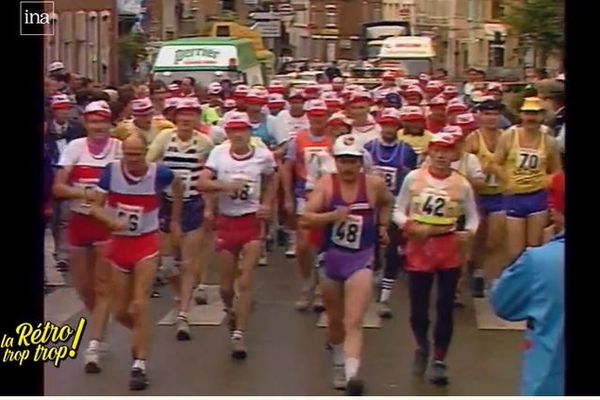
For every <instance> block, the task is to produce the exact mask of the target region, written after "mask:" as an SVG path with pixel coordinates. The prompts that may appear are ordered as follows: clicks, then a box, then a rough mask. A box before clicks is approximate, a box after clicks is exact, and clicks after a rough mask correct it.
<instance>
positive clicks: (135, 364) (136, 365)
mask: <svg viewBox="0 0 600 400" xmlns="http://www.w3.org/2000/svg"><path fill="white" fill-rule="evenodd" d="M135 368H139V369H141V370H142V371H144V372H146V360H137V359H136V360H134V361H133V366H132V367H131V369H135Z"/></svg>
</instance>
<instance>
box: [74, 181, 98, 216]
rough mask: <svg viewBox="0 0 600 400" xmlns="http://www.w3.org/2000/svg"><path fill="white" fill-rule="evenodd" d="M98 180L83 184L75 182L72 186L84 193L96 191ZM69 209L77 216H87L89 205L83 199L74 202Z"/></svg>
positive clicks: (89, 209)
mask: <svg viewBox="0 0 600 400" xmlns="http://www.w3.org/2000/svg"><path fill="white" fill-rule="evenodd" d="M97 183H98V180H96V179H94V180H90V181H85V182H75V183H73V186H75V187H77V188H79V189H82V190H84V191H86V192H87V191H91V190H96V187H97ZM71 209H72V210H73V211H75V212H77V213H79V214H84V215H88V214H89V213H90V211H91V204H88V203H86V202H85V201H84V200H83V199H81V200H74V201H73V203H72V206H71Z"/></svg>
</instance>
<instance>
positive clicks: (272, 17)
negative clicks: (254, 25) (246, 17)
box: [250, 12, 281, 21]
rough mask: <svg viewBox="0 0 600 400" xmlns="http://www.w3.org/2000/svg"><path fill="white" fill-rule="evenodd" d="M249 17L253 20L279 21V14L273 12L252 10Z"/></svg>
mask: <svg viewBox="0 0 600 400" xmlns="http://www.w3.org/2000/svg"><path fill="white" fill-rule="evenodd" d="M250 18H252V19H253V20H255V21H280V20H281V15H279V13H274V12H253V13H250Z"/></svg>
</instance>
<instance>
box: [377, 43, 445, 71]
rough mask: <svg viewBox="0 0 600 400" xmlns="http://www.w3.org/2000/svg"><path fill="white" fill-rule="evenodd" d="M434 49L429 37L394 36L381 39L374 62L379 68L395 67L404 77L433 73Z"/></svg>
mask: <svg viewBox="0 0 600 400" xmlns="http://www.w3.org/2000/svg"><path fill="white" fill-rule="evenodd" d="M434 63H435V50H434V48H433V43H432V40H431V38H430V37H427V36H396V37H390V38H387V39H384V40H383V44H382V46H381V49H380V51H379V54H378V56H377V59H376V60H375V62H374V64H375V65H376V66H377V67H379V68H395V69H399V70H400V71H401V74H402V75H403V76H405V77H410V78H416V77H418V76H419V74H421V73H426V74H431V73H433V68H434Z"/></svg>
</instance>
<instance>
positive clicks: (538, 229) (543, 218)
mask: <svg viewBox="0 0 600 400" xmlns="http://www.w3.org/2000/svg"><path fill="white" fill-rule="evenodd" d="M547 223H548V212H547V211H544V212H541V213H537V214H534V215H530V216H528V217H527V246H531V247H538V246H541V245H542V243H543V238H544V228H545V227H546V225H547Z"/></svg>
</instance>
